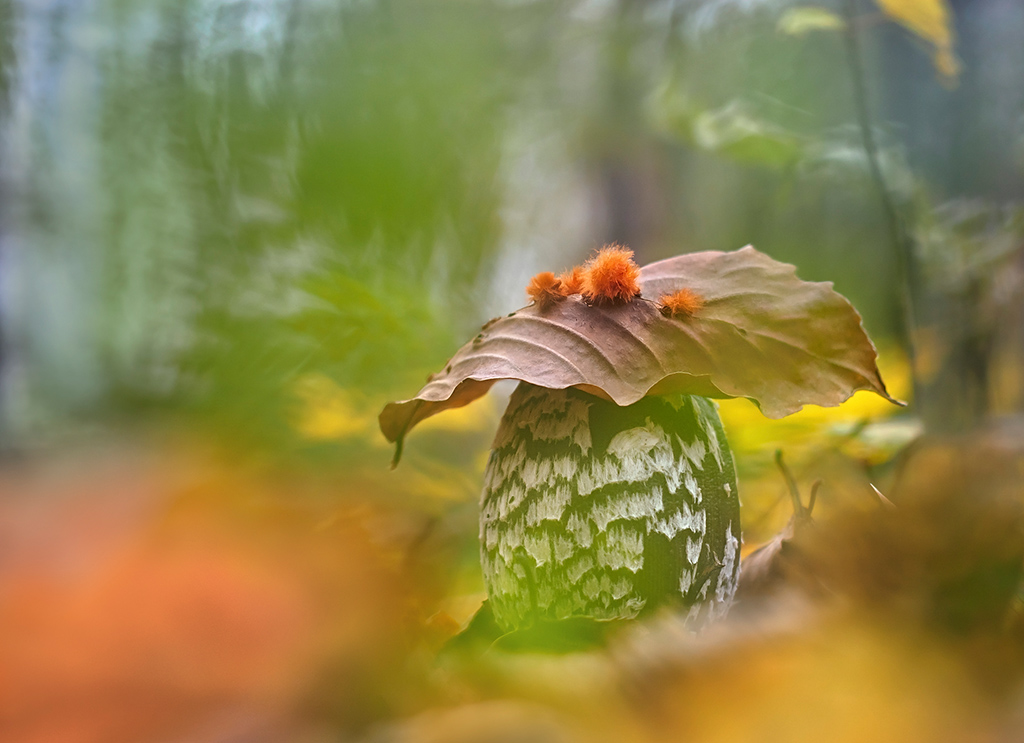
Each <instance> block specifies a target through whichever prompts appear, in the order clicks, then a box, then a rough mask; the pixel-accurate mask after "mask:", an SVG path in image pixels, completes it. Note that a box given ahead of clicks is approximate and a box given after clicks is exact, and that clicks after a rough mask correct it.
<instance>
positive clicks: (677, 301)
mask: <svg viewBox="0 0 1024 743" xmlns="http://www.w3.org/2000/svg"><path fill="white" fill-rule="evenodd" d="M658 303H659V304H660V305H661V314H663V315H665V317H680V316H684V317H693V316H694V315H695V314H697V312H699V311H700V308H701V307H703V306H704V298H703V297H701V296H700V295H699V294H697V292H695V291H693V290H692V289H680V290H679V291H677V292H675V293H674V294H666V295H665V296H663V297H662V298H661V299H659V300H658Z"/></svg>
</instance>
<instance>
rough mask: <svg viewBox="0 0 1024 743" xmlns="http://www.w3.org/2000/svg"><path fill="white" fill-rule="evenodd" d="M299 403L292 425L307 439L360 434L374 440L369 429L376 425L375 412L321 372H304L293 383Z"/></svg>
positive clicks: (349, 436)
mask: <svg viewBox="0 0 1024 743" xmlns="http://www.w3.org/2000/svg"><path fill="white" fill-rule="evenodd" d="M293 393H294V395H295V397H296V398H297V400H298V407H297V410H296V412H295V415H294V417H293V424H292V425H293V426H294V427H295V430H296V431H298V432H299V433H300V434H301V435H302V436H304V437H305V438H307V439H314V440H327V439H347V438H353V437H357V436H358V437H362V438H364V439H369V440H371V441H374V442H376V440H377V439H376V437H375V436H371V435H369V432H370V431H372V430H373V429H374V428H376V425H377V416H376V414H375V412H374V411H373V409H372V408H370V407H369V406H368V405H367V404H366V401H365V400H362V399H360V398H359V396H358V395H355V394H353V393H352V392H349V391H348V390H345V389H342V388H341V387H339V386H338V384H336V383H335V382H334V380H332V379H330V378H329V377H327V376H325V375H323V374H306V375H303V376H302V377H300V378H299V379H298V380H297V381H296V382H295V385H294V387H293Z"/></svg>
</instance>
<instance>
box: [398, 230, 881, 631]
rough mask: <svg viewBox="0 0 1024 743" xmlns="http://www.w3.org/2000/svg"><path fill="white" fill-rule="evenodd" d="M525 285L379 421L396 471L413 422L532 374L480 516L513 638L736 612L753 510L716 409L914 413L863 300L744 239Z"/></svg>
mask: <svg viewBox="0 0 1024 743" xmlns="http://www.w3.org/2000/svg"><path fill="white" fill-rule="evenodd" d="M527 292H528V294H529V295H530V297H531V298H532V299H533V302H532V304H530V305H529V306H527V307H524V308H522V309H520V310H518V311H516V312H513V313H511V314H509V315H507V316H505V317H503V318H500V319H498V320H497V321H492V322H491V323H489V324H488V325H487V326H486V327H485V328H483V329H482V331H481V333H480V334H479V335H477V336H476V337H475V338H474V339H473V340H472V341H471V342H469V343H467V344H466V345H465V346H463V347H462V348H461V349H460V350H459V351H458V352H457V353H456V354H455V355H454V356H453V357H452V359H451V361H450V362H449V364H448V365H447V366H446V367H445V370H444V371H443V372H442V373H441V374H438V375H435V376H434V377H432V378H431V381H430V382H428V384H427V385H426V386H425V387H424V388H423V389H422V390H420V392H419V393H418V394H417V395H416V397H414V398H411V399H409V400H404V401H400V402H394V403H390V404H388V405H387V406H386V407H385V408H384V410H383V411H382V412H381V414H380V426H381V430H382V432H383V433H384V435H385V436H386V437H387V438H388V440H389V441H392V442H395V443H396V450H395V460H394V464H397V462H398V459H399V458H400V456H401V448H402V441H403V439H404V437H405V435H406V434H407V433H408V431H409V430H410V429H411V428H412V427H413V426H415V425H416V424H417V423H418V422H419V421H421V420H423V419H424V418H427V417H429V416H431V415H434V414H436V413H439V412H441V411H443V410H445V409H447V408H452V407H459V406H462V405H465V404H467V403H469V402H471V401H472V400H475V399H476V398H478V397H480V396H481V395H483V394H485V393H486V392H487V390H488V389H489V388H490V387H491V385H493V383H494V382H495V381H497V380H499V379H516V380H519V382H520V384H519V386H518V387H517V388H516V390H515V392H514V393H513V394H512V397H511V399H510V401H509V405H508V409H507V410H506V412H505V415H504V417H503V418H502V421H501V423H500V425H499V428H498V432H497V435H496V437H495V440H494V443H493V446H492V452H491V456H490V459H489V461H488V464H487V470H486V473H485V475H484V488H483V495H482V498H481V509H480V541H481V544H480V550H481V563H482V566H483V573H484V581H485V584H486V586H487V592H488V596H489V603H490V606H491V610H492V612H493V616H494V619H495V620H496V622H497V624H498V625H499V626H500V627H501V628H502V629H503V630H505V631H513V630H524V629H529V628H531V627H536V626H538V625H543V624H546V623H551V622H556V623H557V622H564V621H566V620H576V619H580V618H586V619H591V620H598V621H611V620H629V619H634V618H636V617H638V616H641V615H642V614H645V613H649V612H651V611H653V610H655V609H658V608H659V607H663V606H674V607H677V608H678V609H679V610H680V611H682V612H685V614H686V616H687V617H688V621H690V622H691V623H693V624H694V625H698V624H701V623H703V622H705V621H707V620H708V619H712V618H715V617H718V616H721V615H723V614H724V613H725V612H726V611H727V610H728V608H729V604H730V603H731V601H732V598H733V595H734V594H735V591H736V584H737V576H738V574H739V562H740V556H739V546H740V506H739V498H738V489H737V484H736V475H735V470H734V468H733V461H732V454H731V453H730V450H729V446H728V442H727V440H726V436H725V431H724V430H723V428H722V424H721V420H720V419H719V416H718V412H717V408H716V405H715V403H714V402H712V400H710V399H708V398H732V397H746V398H748V399H750V400H752V401H753V402H754V403H755V404H757V405H758V406H759V407H760V409H761V411H762V412H763V413H764V414H765V415H767V416H768V417H772V418H779V417H782V416H784V415H788V414H789V413H792V412H795V411H797V410H799V409H800V408H801V407H802V406H803V405H805V404H816V405H823V406H832V405H838V404H840V403H841V402H843V401H844V400H846V399H847V398H849V397H850V396H851V395H852V394H853V393H854V392H855V391H857V390H861V389H866V390H871V391H873V392H876V393H877V394H880V395H882V396H883V397H885V398H886V399H888V400H890V401H892V402H894V403H897V404H901V403H899V401H897V400H895V399H893V398H892V397H890V396H889V394H888V392H887V391H886V389H885V385H884V383H883V382H882V379H881V376H880V375H879V372H878V368H877V365H876V352H875V348H874V346H873V345H872V344H871V341H870V340H869V339H868V337H867V334H866V333H865V332H864V329H863V326H862V324H861V319H860V316H859V315H858V314H857V312H856V310H855V309H854V308H853V306H852V305H851V304H850V303H849V302H848V301H847V300H846V299H845V298H844V297H842V296H841V295H839V294H838V293H836V292H835V291H834V290H833V289H832V285H831V283H827V282H823V283H815V282H806V281H801V280H800V279H798V278H797V277H796V274H795V268H794V267H793V266H790V265H787V264H784V263H779V262H777V261H775V260H773V259H771V258H769V257H768V256H766V255H764V254H763V253H760V252H758V251H756V250H755V249H754V248H752V247H750V246H748V247H745V248H742V249H741V250H738V251H733V252H718V251H708V252H703V253H692V254H688V255H681V256H677V257H675V258H670V259H667V260H664V261H659V262H657V263H653V264H650V265H648V266H646V267H644V268H643V269H641V268H639V267H638V266H637V265H636V264H635V263H634V262H633V260H632V252H631V251H629V250H628V249H626V248H623V247H620V246H608V247H605V248H603V249H602V250H601V251H600V252H599V253H598V254H597V255H595V256H594V257H593V258H592V259H591V260H590V261H589V262H588V263H587V264H586V265H585V266H584V267H582V269H580V268H576V269H573V270H572V271H570V272H566V273H565V274H562V275H561V276H559V277H556V276H555V275H554V274H553V273H547V272H545V273H542V274H538V275H537V276H536V277H534V279H533V281H531V283H530V285H529V286H528V287H527Z"/></svg>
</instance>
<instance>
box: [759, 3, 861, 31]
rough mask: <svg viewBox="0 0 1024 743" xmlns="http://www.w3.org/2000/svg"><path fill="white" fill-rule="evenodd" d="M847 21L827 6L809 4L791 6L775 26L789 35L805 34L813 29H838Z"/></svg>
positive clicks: (843, 26)
mask: <svg viewBox="0 0 1024 743" xmlns="http://www.w3.org/2000/svg"><path fill="white" fill-rule="evenodd" d="M845 27H846V22H845V21H843V19H842V18H840V17H839V16H838V15H836V14H835V13H833V12H832V11H831V10H827V9H826V8H819V7H817V6H813V5H811V6H807V7H803V8H790V9H789V10H787V11H786V12H785V13H783V14H782V16H781V17H780V18H779V22H778V24H777V25H776V26H775V28H776V29H777V30H778V31H779V32H780V33H784V34H787V35H789V36H804V35H806V34H808V33H810V32H811V31H838V30H840V29H842V28H845Z"/></svg>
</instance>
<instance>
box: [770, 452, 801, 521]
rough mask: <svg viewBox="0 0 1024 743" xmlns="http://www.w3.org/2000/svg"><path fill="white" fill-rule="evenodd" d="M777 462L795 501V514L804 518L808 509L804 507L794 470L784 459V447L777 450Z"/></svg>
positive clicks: (790, 494) (790, 495) (799, 517)
mask: <svg viewBox="0 0 1024 743" xmlns="http://www.w3.org/2000/svg"><path fill="white" fill-rule="evenodd" d="M775 464H776V466H777V467H778V468H779V472H781V473H782V478H783V479H784V480H785V481H786V487H788V488H789V497H790V498H791V499H792V501H793V515H794V516H795V517H796V518H798V519H802V518H804V516H805V515H807V514H806V511H807V509H806V508H804V504H803V501H801V500H800V489H799V488H798V487H797V484H796V478H795V477H793V472H792V471H791V470H790V469H789V467H788V466H787V465H786V463H785V462H784V461H783V460H782V449H776V450H775Z"/></svg>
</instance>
